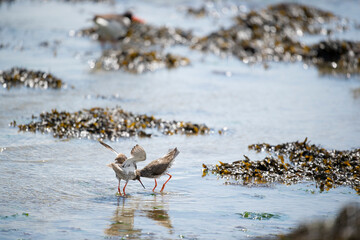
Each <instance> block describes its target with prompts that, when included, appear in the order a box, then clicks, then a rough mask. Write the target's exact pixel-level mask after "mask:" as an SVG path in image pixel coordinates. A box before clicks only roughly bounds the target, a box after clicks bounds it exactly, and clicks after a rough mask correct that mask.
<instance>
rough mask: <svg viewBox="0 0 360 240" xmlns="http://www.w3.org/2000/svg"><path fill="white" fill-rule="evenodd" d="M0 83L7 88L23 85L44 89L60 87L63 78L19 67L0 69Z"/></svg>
mask: <svg viewBox="0 0 360 240" xmlns="http://www.w3.org/2000/svg"><path fill="white" fill-rule="evenodd" d="M0 84H1V85H2V86H3V88H7V89H10V88H12V87H15V86H19V85H23V86H26V87H28V88H42V89H47V88H54V89H59V88H61V87H62V86H63V83H62V81H61V79H59V78H57V77H54V76H53V75H52V74H50V73H46V72H42V71H31V70H27V69H25V68H18V67H14V68H11V69H10V70H7V71H0Z"/></svg>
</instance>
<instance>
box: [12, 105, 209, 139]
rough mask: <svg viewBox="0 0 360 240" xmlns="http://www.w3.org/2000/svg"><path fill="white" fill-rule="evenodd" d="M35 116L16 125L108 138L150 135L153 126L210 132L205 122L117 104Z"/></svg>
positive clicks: (55, 133)
mask: <svg viewBox="0 0 360 240" xmlns="http://www.w3.org/2000/svg"><path fill="white" fill-rule="evenodd" d="M34 118H35V119H38V121H35V120H33V121H32V122H30V123H28V124H24V125H19V126H18V127H19V131H26V132H28V131H30V132H41V133H52V134H53V136H54V137H58V138H89V139H99V138H102V139H109V140H111V141H115V140H117V139H119V138H127V137H132V136H139V137H151V135H152V134H153V131H152V130H158V131H159V132H161V133H162V134H165V135H173V134H187V135H197V134H207V133H209V132H210V129H209V128H208V127H207V126H206V125H205V124H195V123H191V122H183V121H165V120H162V119H157V118H155V117H154V116H147V115H145V114H134V113H131V112H126V111H124V110H123V109H122V108H119V107H116V108H91V109H84V110H81V111H78V112H74V113H69V112H65V111H62V112H59V111H57V110H52V111H51V112H44V113H41V114H40V116H39V117H34Z"/></svg>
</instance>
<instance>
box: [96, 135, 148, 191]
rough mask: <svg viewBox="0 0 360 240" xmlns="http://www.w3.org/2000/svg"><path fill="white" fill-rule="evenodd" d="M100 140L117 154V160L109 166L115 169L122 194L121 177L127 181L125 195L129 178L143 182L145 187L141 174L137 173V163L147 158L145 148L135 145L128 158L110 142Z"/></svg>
mask: <svg viewBox="0 0 360 240" xmlns="http://www.w3.org/2000/svg"><path fill="white" fill-rule="evenodd" d="M99 142H100V143H101V144H102V145H103V146H104V147H106V148H108V149H110V150H111V151H113V152H114V153H115V154H116V155H117V156H116V158H115V162H114V163H110V164H108V165H107V166H108V167H111V168H112V169H113V170H114V172H115V174H116V178H117V179H118V180H119V184H118V191H119V194H120V196H121V190H120V181H121V179H124V180H125V181H126V183H125V186H124V188H123V193H124V196H125V195H126V193H125V188H126V185H127V184H128V182H129V180H138V181H139V182H140V183H141V185H142V186H143V188H145V186H144V185H143V183H142V182H141V180H140V176H138V175H136V169H137V166H136V163H137V162H140V161H144V160H145V159H146V153H145V151H144V149H143V148H142V147H141V146H139V145H136V146H134V147H133V148H132V150H131V157H130V158H127V157H126V156H125V154H123V153H118V152H117V151H115V150H114V149H113V148H112V147H110V146H109V145H108V144H106V143H104V142H103V141H101V140H99Z"/></svg>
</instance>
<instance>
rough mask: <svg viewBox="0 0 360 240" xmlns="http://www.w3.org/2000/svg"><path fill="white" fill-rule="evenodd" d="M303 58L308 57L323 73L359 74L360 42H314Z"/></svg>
mask: <svg viewBox="0 0 360 240" xmlns="http://www.w3.org/2000/svg"><path fill="white" fill-rule="evenodd" d="M310 49H311V51H310V53H309V54H308V55H305V56H304V58H307V59H309V60H310V61H311V62H312V63H313V64H315V65H316V66H317V68H318V69H319V71H320V72H321V73H324V74H328V73H330V74H337V73H341V74H359V73H360V42H353V41H344V40H332V41H330V40H327V41H322V42H320V43H317V44H314V45H312V46H311V47H310Z"/></svg>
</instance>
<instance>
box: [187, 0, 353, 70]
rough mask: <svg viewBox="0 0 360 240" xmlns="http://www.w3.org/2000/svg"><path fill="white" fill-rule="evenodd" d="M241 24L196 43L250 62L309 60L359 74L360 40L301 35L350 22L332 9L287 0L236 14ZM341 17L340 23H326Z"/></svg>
mask: <svg viewBox="0 0 360 240" xmlns="http://www.w3.org/2000/svg"><path fill="white" fill-rule="evenodd" d="M235 20H236V24H234V25H232V26H231V27H229V28H223V29H220V30H218V31H215V32H213V33H210V34H209V35H207V36H205V37H202V38H194V40H193V41H192V42H193V44H192V46H191V47H192V48H193V49H197V50H201V51H204V52H212V53H215V54H217V55H220V56H226V55H233V56H235V57H237V58H239V59H240V60H241V61H243V62H244V63H259V62H268V61H275V62H278V61H285V62H295V61H304V62H305V63H307V64H311V65H315V66H316V67H317V68H318V69H319V71H320V72H321V73H323V74H335V73H340V74H347V75H348V74H353V73H356V74H358V73H359V72H360V63H359V62H360V60H359V59H360V50H359V48H360V47H359V46H360V42H358V41H353V42H351V41H340V40H326V41H322V42H320V43H317V44H313V45H306V44H304V43H301V42H300V41H298V39H297V37H301V36H303V35H305V34H311V35H314V34H323V35H330V34H331V33H332V32H333V31H336V30H340V31H343V30H344V29H346V28H347V27H348V26H347V25H346V23H342V21H339V18H338V17H336V16H335V15H333V14H332V13H330V12H327V11H322V10H320V9H317V8H313V7H309V6H305V5H301V4H296V3H281V4H277V5H272V6H269V7H268V8H266V9H263V10H261V11H251V12H249V13H243V14H240V15H239V16H238V17H236V18H235ZM331 21H332V22H335V21H336V25H337V26H336V27H333V28H331V27H330V26H328V28H326V27H325V25H324V24H325V23H330V22H331Z"/></svg>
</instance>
